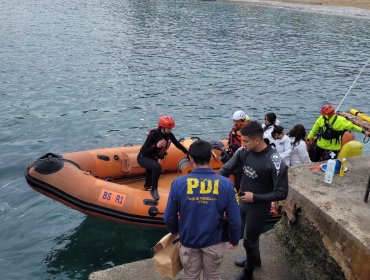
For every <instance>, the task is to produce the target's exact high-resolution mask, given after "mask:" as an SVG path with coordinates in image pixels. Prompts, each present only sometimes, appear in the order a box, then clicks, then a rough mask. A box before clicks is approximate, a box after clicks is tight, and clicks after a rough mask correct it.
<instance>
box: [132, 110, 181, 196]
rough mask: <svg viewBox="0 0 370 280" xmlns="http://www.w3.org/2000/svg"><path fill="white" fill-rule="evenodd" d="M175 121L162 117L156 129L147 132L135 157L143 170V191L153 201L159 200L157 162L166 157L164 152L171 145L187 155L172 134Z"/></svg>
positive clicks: (158, 165)
mask: <svg viewBox="0 0 370 280" xmlns="http://www.w3.org/2000/svg"><path fill="white" fill-rule="evenodd" d="M174 127H175V121H174V120H173V119H172V118H171V117H170V116H162V117H160V118H159V120H158V128H156V129H152V130H150V131H149V134H148V137H147V138H146V140H145V143H144V145H143V146H142V147H141V149H140V152H139V154H138V155H137V162H138V163H139V165H140V166H142V167H144V168H145V184H144V189H146V190H150V193H151V195H152V196H153V198H154V199H156V200H159V194H158V180H159V176H160V175H161V172H162V167H161V165H160V164H159V162H158V160H159V159H163V158H164V157H165V156H166V152H167V150H168V148H169V147H170V145H171V143H173V144H174V145H175V146H176V147H177V148H178V149H180V150H181V151H183V152H184V154H186V155H187V154H188V150H187V149H186V148H185V147H184V146H183V145H181V143H180V142H179V141H177V139H176V137H175V136H174V135H173V134H172V132H171V131H172V129H173V128H174Z"/></svg>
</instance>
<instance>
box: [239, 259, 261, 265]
mask: <svg viewBox="0 0 370 280" xmlns="http://www.w3.org/2000/svg"><path fill="white" fill-rule="evenodd" d="M234 264H235V265H236V266H239V267H244V266H245V259H239V260H235V261H234ZM256 267H261V258H258V259H257V261H256Z"/></svg>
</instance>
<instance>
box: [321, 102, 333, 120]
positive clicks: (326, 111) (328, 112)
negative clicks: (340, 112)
mask: <svg viewBox="0 0 370 280" xmlns="http://www.w3.org/2000/svg"><path fill="white" fill-rule="evenodd" d="M320 112H321V115H323V116H329V118H331V117H332V116H333V115H334V112H335V109H334V106H333V105H331V104H326V105H324V106H322V108H321V110H320Z"/></svg>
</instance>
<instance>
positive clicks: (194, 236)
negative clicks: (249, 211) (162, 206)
mask: <svg viewBox="0 0 370 280" xmlns="http://www.w3.org/2000/svg"><path fill="white" fill-rule="evenodd" d="M224 214H226V217H227V221H228V226H229V234H230V243H231V244H233V245H237V244H238V242H239V239H240V226H241V222H240V210H239V205H238V203H237V198H236V192H235V191H234V187H233V185H232V183H231V181H230V180H229V179H228V178H225V177H223V176H220V175H218V174H215V173H214V172H213V170H212V169H211V168H196V169H194V170H193V171H192V172H191V173H189V174H188V175H185V176H181V177H178V178H176V179H175V180H174V181H173V183H172V186H171V191H170V195H169V198H168V202H167V207H166V211H165V213H164V217H163V218H164V221H165V222H166V226H167V227H168V229H169V230H170V231H171V232H172V233H176V232H179V235H180V242H181V244H182V245H184V246H185V247H189V248H204V247H207V246H211V245H215V244H218V243H221V242H223V241H222V238H221V236H222V220H223V217H224Z"/></svg>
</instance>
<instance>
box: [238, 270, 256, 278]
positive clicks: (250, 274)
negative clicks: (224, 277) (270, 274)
mask: <svg viewBox="0 0 370 280" xmlns="http://www.w3.org/2000/svg"><path fill="white" fill-rule="evenodd" d="M233 280H253V270H249V271H248V270H244V272H242V273H240V274H238V275H237V276H235V277H234V278H233Z"/></svg>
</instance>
